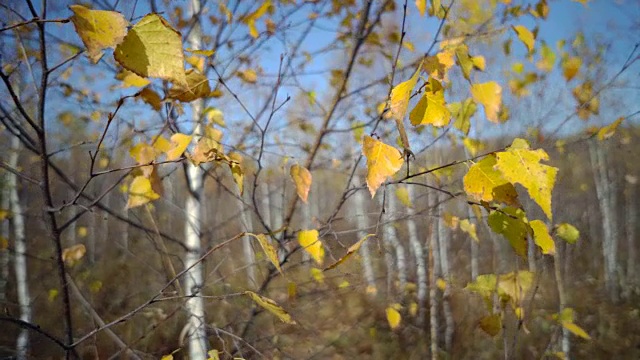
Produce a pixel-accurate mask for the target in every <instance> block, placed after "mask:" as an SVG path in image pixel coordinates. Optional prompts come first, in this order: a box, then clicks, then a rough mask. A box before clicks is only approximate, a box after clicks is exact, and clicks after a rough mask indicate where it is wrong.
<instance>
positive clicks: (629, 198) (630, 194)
mask: <svg viewBox="0 0 640 360" xmlns="http://www.w3.org/2000/svg"><path fill="white" fill-rule="evenodd" d="M625 186H626V187H627V191H626V194H625V199H626V204H625V214H626V219H625V220H626V221H625V228H626V229H625V230H626V231H625V232H626V235H627V288H629V289H633V288H635V287H636V286H637V285H638V272H637V271H638V266H637V262H636V260H637V249H636V246H637V245H636V221H637V218H638V198H637V196H638V195H637V190H636V189H637V179H636V178H634V177H628V178H627V181H626V184H625Z"/></svg>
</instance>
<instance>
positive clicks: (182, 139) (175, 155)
mask: <svg viewBox="0 0 640 360" xmlns="http://www.w3.org/2000/svg"><path fill="white" fill-rule="evenodd" d="M191 138H192V136H191V135H185V134H181V133H176V134H173V135H171V149H169V151H167V161H173V160H177V159H179V158H180V156H182V154H183V153H184V151H185V150H187V146H189V143H191Z"/></svg>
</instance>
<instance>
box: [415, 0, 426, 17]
mask: <svg viewBox="0 0 640 360" xmlns="http://www.w3.org/2000/svg"><path fill="white" fill-rule="evenodd" d="M416 7H417V8H418V12H420V16H424V14H425V12H426V11H427V0H416Z"/></svg>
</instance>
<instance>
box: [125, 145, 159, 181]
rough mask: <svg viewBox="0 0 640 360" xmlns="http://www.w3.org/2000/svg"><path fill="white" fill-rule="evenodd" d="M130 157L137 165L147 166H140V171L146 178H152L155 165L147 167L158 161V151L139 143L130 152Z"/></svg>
mask: <svg viewBox="0 0 640 360" xmlns="http://www.w3.org/2000/svg"><path fill="white" fill-rule="evenodd" d="M129 155H131V157H132V158H133V159H134V160H135V161H136V164H137V165H145V166H140V171H142V174H143V175H144V176H145V177H149V176H151V173H152V172H153V165H147V164H150V163H152V162H153V161H155V160H156V157H157V156H158V153H157V151H156V149H155V148H154V147H153V146H151V145H149V144H147V143H143V142H141V143H138V144H136V145H135V146H134V147H132V148H131V149H130V150H129Z"/></svg>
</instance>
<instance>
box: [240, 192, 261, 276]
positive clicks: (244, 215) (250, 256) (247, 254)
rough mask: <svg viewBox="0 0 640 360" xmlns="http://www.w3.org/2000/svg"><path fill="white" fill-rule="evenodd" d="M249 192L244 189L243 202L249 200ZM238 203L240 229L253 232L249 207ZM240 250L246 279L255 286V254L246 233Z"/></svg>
mask: <svg viewBox="0 0 640 360" xmlns="http://www.w3.org/2000/svg"><path fill="white" fill-rule="evenodd" d="M248 194H249V192H248V191H245V192H244V195H243V198H244V200H245V202H247V203H248V202H249V201H250V198H249V196H248ZM239 203H240V221H241V223H242V230H243V231H246V232H253V225H252V222H251V217H250V216H249V215H250V212H249V209H248V208H246V207H245V206H244V204H243V203H242V202H241V201H239ZM242 252H243V254H244V262H245V267H246V269H247V281H248V282H249V284H250V285H251V286H253V287H255V286H257V282H256V268H255V262H256V258H255V254H254V253H253V247H252V246H251V237H250V236H248V235H246V236H245V237H244V238H243V239H242Z"/></svg>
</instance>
